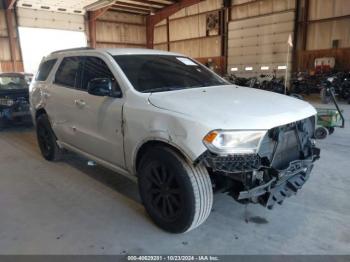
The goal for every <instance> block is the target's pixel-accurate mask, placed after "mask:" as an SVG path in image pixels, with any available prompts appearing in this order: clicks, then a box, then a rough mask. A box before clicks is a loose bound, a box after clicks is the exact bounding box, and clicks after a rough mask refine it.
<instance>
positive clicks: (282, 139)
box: [258, 117, 315, 170]
mask: <svg viewBox="0 0 350 262" xmlns="http://www.w3.org/2000/svg"><path fill="white" fill-rule="evenodd" d="M314 121H315V118H314V117H310V118H307V119H304V120H301V121H298V122H296V123H291V124H288V125H284V126H280V127H276V128H273V129H271V130H269V132H268V133H267V134H266V136H265V138H264V139H263V141H262V143H261V146H260V149H259V152H258V153H259V156H260V157H261V158H262V159H263V163H264V160H265V163H264V164H265V165H269V166H271V167H273V168H275V169H278V170H282V169H285V168H287V167H288V165H289V163H290V162H292V161H295V160H299V159H306V158H307V157H309V156H311V154H312V152H311V151H312V143H311V140H312V137H313V132H314V128H315V122H314Z"/></svg>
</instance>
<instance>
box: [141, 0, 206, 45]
mask: <svg viewBox="0 0 350 262" xmlns="http://www.w3.org/2000/svg"><path fill="white" fill-rule="evenodd" d="M202 1H204V0H180V1H178V2H176V3H174V4H172V5H169V6H167V7H164V8H163V9H161V10H159V11H157V12H156V13H155V14H154V15H149V16H147V18H146V25H147V32H146V34H147V47H148V48H153V40H154V39H153V38H154V27H155V25H156V24H158V23H159V22H161V21H162V20H164V19H167V18H168V17H169V16H171V15H173V14H175V13H176V12H178V11H180V10H181V9H183V8H186V7H189V6H192V5H195V4H198V3H200V2H202Z"/></svg>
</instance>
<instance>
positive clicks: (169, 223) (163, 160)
mask: <svg viewBox="0 0 350 262" xmlns="http://www.w3.org/2000/svg"><path fill="white" fill-rule="evenodd" d="M138 176H139V191H140V195H141V199H142V201H143V204H144V206H145V208H146V211H147V212H148V214H149V215H150V217H151V218H152V219H153V221H154V222H155V224H157V225H158V226H159V227H160V228H162V229H164V230H166V231H168V232H171V233H183V232H187V231H190V230H192V229H194V228H196V227H198V226H199V225H200V224H202V223H203V222H204V221H205V220H206V219H207V218H208V216H209V214H210V212H211V208H212V204H213V190H212V184H211V180H210V177H209V174H208V171H207V169H206V168H205V167H204V166H202V165H197V166H193V165H192V164H189V163H187V162H186V161H185V160H184V159H183V158H182V157H180V156H179V155H178V154H177V153H175V152H174V151H173V150H171V149H169V148H166V147H160V146H157V147H154V148H152V149H150V150H149V151H148V152H147V153H146V155H145V156H144V157H143V158H142V159H141V162H140V165H139V172H138Z"/></svg>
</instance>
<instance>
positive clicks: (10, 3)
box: [6, 0, 16, 9]
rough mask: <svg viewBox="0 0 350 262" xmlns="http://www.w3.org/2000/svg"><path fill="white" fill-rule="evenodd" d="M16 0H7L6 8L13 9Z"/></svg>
mask: <svg viewBox="0 0 350 262" xmlns="http://www.w3.org/2000/svg"><path fill="white" fill-rule="evenodd" d="M15 3H16V0H6V9H13V8H14V6H15Z"/></svg>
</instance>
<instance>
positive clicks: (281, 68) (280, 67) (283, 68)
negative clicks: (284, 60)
mask: <svg viewBox="0 0 350 262" xmlns="http://www.w3.org/2000/svg"><path fill="white" fill-rule="evenodd" d="M277 69H278V70H286V69H287V66H285V65H284V66H278V67H277Z"/></svg>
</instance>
